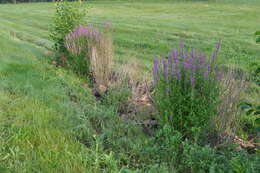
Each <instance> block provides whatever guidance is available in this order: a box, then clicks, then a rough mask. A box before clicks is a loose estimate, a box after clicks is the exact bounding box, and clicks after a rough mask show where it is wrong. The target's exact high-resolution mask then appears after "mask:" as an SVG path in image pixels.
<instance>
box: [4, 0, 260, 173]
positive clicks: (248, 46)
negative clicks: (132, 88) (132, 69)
mask: <svg viewBox="0 0 260 173" xmlns="http://www.w3.org/2000/svg"><path fill="white" fill-rule="evenodd" d="M88 4H89V6H90V7H91V8H90V9H89V10H88V17H87V19H86V21H87V22H89V23H93V24H97V25H99V24H102V23H104V22H111V23H112V25H113V29H114V33H113V35H114V43H115V51H116V57H117V61H118V62H119V63H125V62H128V61H135V60H137V62H140V64H141V66H142V67H143V68H144V70H146V71H149V70H150V66H151V62H152V59H153V57H154V56H158V55H163V54H165V53H167V52H168V51H169V50H171V49H172V48H173V47H176V46H178V44H179V42H180V41H182V40H184V41H185V43H186V44H187V46H193V47H196V48H199V49H202V50H204V51H206V52H208V53H210V52H211V50H212V48H213V47H214V45H215V43H216V41H217V40H222V41H223V45H222V49H221V53H220V56H221V57H220V58H221V62H222V63H224V64H235V65H236V66H237V67H238V68H241V69H244V70H250V68H251V66H252V65H259V64H260V46H259V45H257V44H256V43H255V41H254V38H253V34H254V32H255V31H256V30H259V29H260V21H259V16H260V1H253V0H252V1H249V2H248V1H228V0H227V1H225V0H223V1H222V0H220V1H218V2H217V3H216V2H203V1H200V2H171V1H162V2H161V1H160V2H156V1H151V2H149V1H140V2H130V1H94V2H92V1H91V2H89V3H88ZM53 12H54V4H53V3H32V4H17V5H13V4H1V5H0V173H2V172H3V173H5V172H6V173H9V172H19V173H22V172H44V173H45V172H50V173H52V172H68V173H71V172H102V169H103V165H109V166H108V167H106V169H107V170H109V171H110V172H120V171H122V172H123V168H122V169H121V168H119V167H117V166H116V165H118V164H122V163H118V162H117V158H116V157H115V156H114V153H113V151H111V152H107V151H103V150H102V149H99V145H98V144H99V143H98V142H96V143H95V145H94V148H91V147H89V148H88V147H85V145H83V144H82V143H80V142H79V141H78V140H77V139H76V137H75V136H77V137H79V138H80V137H84V136H85V135H87V134H91V131H88V130H86V128H88V125H89V124H85V122H86V121H84V119H85V115H86V114H91V113H93V112H95V114H97V115H103V114H104V113H107V114H109V115H110V114H111V115H113V114H114V112H113V109H112V108H111V109H110V108H107V107H105V108H104V107H103V106H102V105H99V104H98V103H96V101H95V99H94V98H93V97H92V95H91V94H90V90H88V89H86V88H84V87H83V84H84V83H85V81H84V79H80V78H79V77H78V76H76V75H75V74H73V73H72V72H70V71H67V70H64V69H62V68H55V67H53V66H52V65H50V64H49V62H50V57H49V56H50V55H51V54H50V49H51V42H50V41H49V38H48V27H49V25H50V23H51V18H52V16H53ZM71 96H75V97H76V98H77V101H75V100H73V99H71V98H72V97H71ZM258 96H259V88H258V89H254V90H252V92H251V93H250V94H248V95H247V96H245V97H247V98H248V99H249V100H252V101H253V102H255V103H259V100H258V99H257V97H258ZM83 107H85V108H86V107H87V108H89V110H85V109H84V108H83ZM104 119H106V117H104ZM104 126H105V125H104ZM82 129H84V130H82ZM83 131H84V133H83ZM81 132H82V134H81ZM93 138H94V139H91V140H94V141H95V137H93ZM132 145H133V144H132ZM125 150H127V149H125ZM114 152H115V151H114ZM146 159H147V158H146ZM144 160H145V159H144ZM126 162H127V161H126ZM131 163H132V162H131ZM125 165H127V163H126V164H125ZM136 167H138V166H136Z"/></svg>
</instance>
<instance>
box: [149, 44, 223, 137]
mask: <svg viewBox="0 0 260 173" xmlns="http://www.w3.org/2000/svg"><path fill="white" fill-rule="evenodd" d="M220 45H221V43H220V42H218V43H217V45H216V48H215V50H214V52H213V54H212V55H213V56H211V57H209V58H207V57H206V56H205V55H204V54H203V53H202V52H200V53H199V51H196V50H195V49H191V50H190V51H188V50H185V48H184V47H185V46H184V44H183V43H181V49H180V51H179V50H177V49H173V51H172V52H170V53H169V56H168V57H167V58H168V60H167V59H163V60H159V59H158V58H155V59H154V65H153V77H154V85H155V92H154V100H155V105H156V107H157V109H158V111H159V117H158V118H159V119H160V122H161V124H162V125H169V124H170V127H172V128H173V129H174V130H178V131H180V132H182V133H183V135H184V136H186V137H192V136H194V134H196V133H198V132H200V131H201V130H203V128H204V127H205V125H206V124H207V122H208V121H209V119H210V118H211V117H212V116H214V115H215V114H216V112H217V104H218V102H219V84H220V79H221V76H222V75H221V72H220V71H218V69H219V68H218V67H217V63H216V61H217V55H218V52H219V50H220Z"/></svg>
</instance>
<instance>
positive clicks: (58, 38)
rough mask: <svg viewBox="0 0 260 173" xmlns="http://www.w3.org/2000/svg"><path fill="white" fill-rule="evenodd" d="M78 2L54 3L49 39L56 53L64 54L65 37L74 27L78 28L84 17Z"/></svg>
mask: <svg viewBox="0 0 260 173" xmlns="http://www.w3.org/2000/svg"><path fill="white" fill-rule="evenodd" d="M83 7H84V6H82V4H81V3H80V1H79V2H67V1H58V2H57V3H56V11H55V17H54V19H53V24H52V25H51V28H50V38H51V40H52V41H53V48H54V50H56V51H57V52H58V53H65V52H66V48H65V45H64V39H65V36H66V35H67V34H68V33H70V32H71V31H72V30H73V29H74V28H75V27H76V26H79V25H80V23H81V22H82V20H83V18H84V17H85V15H86V11H85V9H84V8H83Z"/></svg>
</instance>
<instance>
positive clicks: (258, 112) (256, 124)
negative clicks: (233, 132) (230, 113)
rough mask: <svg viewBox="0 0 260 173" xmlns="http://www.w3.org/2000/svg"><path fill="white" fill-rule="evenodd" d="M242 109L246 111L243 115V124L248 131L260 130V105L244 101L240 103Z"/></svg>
mask: <svg viewBox="0 0 260 173" xmlns="http://www.w3.org/2000/svg"><path fill="white" fill-rule="evenodd" d="M240 107H241V109H242V110H243V111H244V112H245V115H244V116H243V117H242V121H241V126H242V129H243V130H244V131H246V132H247V133H251V134H252V133H259V132H260V105H254V104H251V103H247V102H243V103H241V104H240Z"/></svg>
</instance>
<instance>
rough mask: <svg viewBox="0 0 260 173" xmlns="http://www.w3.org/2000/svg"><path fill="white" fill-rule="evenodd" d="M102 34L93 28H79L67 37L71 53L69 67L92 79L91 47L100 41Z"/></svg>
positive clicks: (66, 40)
mask: <svg viewBox="0 0 260 173" xmlns="http://www.w3.org/2000/svg"><path fill="white" fill-rule="evenodd" d="M100 37H101V33H100V32H99V31H98V30H97V29H95V28H94V27H92V26H78V27H76V28H75V29H74V30H73V31H72V32H70V33H69V34H68V35H67V36H66V37H65V43H64V44H65V47H66V49H67V51H68V52H69V57H68V65H69V66H70V67H71V68H72V69H73V70H74V71H76V72H77V73H79V74H81V75H85V76H88V77H89V79H91V78H92V76H91V75H92V72H91V46H93V45H94V44H95V42H97V41H98V39H99V38H100Z"/></svg>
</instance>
